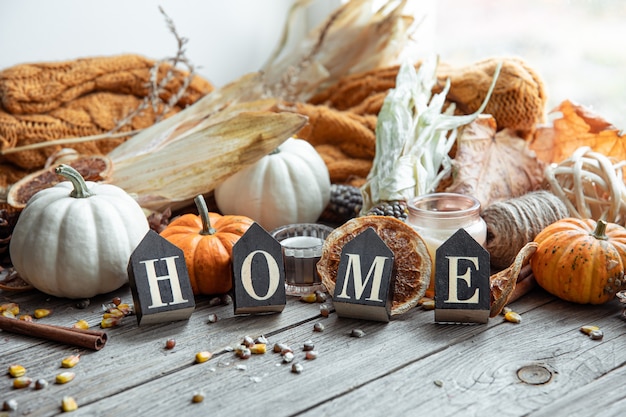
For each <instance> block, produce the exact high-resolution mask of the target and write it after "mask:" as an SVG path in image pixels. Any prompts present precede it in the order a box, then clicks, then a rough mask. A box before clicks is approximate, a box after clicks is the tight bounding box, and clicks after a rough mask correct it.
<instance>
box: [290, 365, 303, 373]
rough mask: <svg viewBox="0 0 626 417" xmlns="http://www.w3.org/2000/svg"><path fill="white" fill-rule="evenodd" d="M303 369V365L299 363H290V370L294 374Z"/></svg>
mask: <svg viewBox="0 0 626 417" xmlns="http://www.w3.org/2000/svg"><path fill="white" fill-rule="evenodd" d="M303 370H304V367H303V366H302V365H301V364H300V363H294V364H293V365H291V372H293V373H294V374H301V373H302V371H303Z"/></svg>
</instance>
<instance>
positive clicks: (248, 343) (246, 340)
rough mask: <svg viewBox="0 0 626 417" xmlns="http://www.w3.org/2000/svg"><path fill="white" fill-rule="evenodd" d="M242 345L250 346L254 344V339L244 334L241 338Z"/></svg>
mask: <svg viewBox="0 0 626 417" xmlns="http://www.w3.org/2000/svg"><path fill="white" fill-rule="evenodd" d="M242 344H243V345H244V346H247V347H250V346H252V345H254V339H253V338H252V337H250V336H245V337H244V338H243V343H242Z"/></svg>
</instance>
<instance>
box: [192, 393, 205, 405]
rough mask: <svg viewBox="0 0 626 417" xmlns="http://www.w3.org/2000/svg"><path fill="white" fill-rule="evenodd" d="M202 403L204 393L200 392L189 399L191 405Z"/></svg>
mask: <svg viewBox="0 0 626 417" xmlns="http://www.w3.org/2000/svg"><path fill="white" fill-rule="evenodd" d="M202 401H204V393H203V392H202V391H199V392H195V393H194V394H193V397H191V402H193V403H201V402H202Z"/></svg>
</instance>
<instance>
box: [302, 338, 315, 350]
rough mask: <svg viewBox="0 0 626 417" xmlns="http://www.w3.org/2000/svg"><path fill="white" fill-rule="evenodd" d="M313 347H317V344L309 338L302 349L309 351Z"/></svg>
mask: <svg viewBox="0 0 626 417" xmlns="http://www.w3.org/2000/svg"><path fill="white" fill-rule="evenodd" d="M313 349H315V344H314V343H313V341H312V340H307V341H306V342H304V345H303V346H302V350H304V351H305V352H307V351H309V350H313Z"/></svg>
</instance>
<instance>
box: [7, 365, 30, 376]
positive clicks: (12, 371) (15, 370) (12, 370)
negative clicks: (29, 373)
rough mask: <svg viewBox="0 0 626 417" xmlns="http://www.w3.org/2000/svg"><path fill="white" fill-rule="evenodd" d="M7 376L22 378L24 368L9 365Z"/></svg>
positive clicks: (24, 371)
mask: <svg viewBox="0 0 626 417" xmlns="http://www.w3.org/2000/svg"><path fill="white" fill-rule="evenodd" d="M9 375H11V376H12V377H13V378H17V377H19V376H24V375H26V368H24V367H23V366H22V365H11V366H9Z"/></svg>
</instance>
